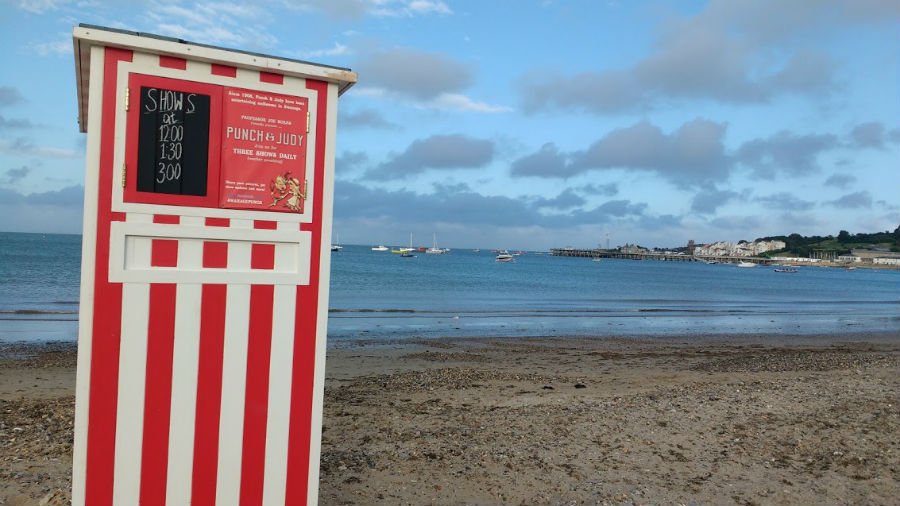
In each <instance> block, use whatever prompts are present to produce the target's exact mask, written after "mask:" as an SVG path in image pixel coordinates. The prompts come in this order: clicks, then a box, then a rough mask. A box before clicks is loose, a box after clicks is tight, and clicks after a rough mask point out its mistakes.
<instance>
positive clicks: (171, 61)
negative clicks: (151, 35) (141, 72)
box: [159, 55, 187, 70]
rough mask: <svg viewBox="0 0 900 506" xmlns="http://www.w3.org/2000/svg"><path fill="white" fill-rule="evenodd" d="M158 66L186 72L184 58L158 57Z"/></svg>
mask: <svg viewBox="0 0 900 506" xmlns="http://www.w3.org/2000/svg"><path fill="white" fill-rule="evenodd" d="M159 66H160V67H167V68H170V69H178V70H186V69H187V60H185V59H184V58H175V57H174V56H163V55H160V56H159Z"/></svg>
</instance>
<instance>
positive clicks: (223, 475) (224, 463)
mask: <svg viewBox="0 0 900 506" xmlns="http://www.w3.org/2000/svg"><path fill="white" fill-rule="evenodd" d="M231 226H232V228H243V229H245V230H246V231H247V232H249V231H250V230H252V229H251V228H250V227H251V226H252V222H250V221H246V220H240V221H236V222H232V224H231ZM250 251H251V247H250V243H234V244H229V245H228V268H229V269H249V268H250ZM220 282H221V281H220ZM227 290H228V292H227V294H226V295H225V339H224V344H223V350H222V404H221V408H220V413H219V462H218V471H217V473H216V476H217V478H216V505H217V506H237V505H238V502H239V500H240V492H241V460H242V459H241V457H242V455H243V446H244V400H245V396H246V388H247V346H248V339H249V332H250V286H249V285H234V284H230V283H229V284H228V288H227Z"/></svg>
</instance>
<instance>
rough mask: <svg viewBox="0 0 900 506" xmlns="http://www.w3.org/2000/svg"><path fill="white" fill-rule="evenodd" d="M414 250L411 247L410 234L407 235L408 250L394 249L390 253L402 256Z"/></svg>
mask: <svg viewBox="0 0 900 506" xmlns="http://www.w3.org/2000/svg"><path fill="white" fill-rule="evenodd" d="M415 250H416V248H413V245H412V233H410V234H409V247H408V248H394V249H392V250H391V253H396V254H400V255H402V254H404V253H412V252H413V251H415ZM413 256H415V255H413Z"/></svg>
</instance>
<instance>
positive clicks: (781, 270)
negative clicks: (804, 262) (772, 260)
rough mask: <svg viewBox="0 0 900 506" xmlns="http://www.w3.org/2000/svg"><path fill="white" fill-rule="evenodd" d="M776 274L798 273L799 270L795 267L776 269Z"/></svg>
mask: <svg viewBox="0 0 900 506" xmlns="http://www.w3.org/2000/svg"><path fill="white" fill-rule="evenodd" d="M775 272H797V269H794V268H793V267H779V268H777V269H775Z"/></svg>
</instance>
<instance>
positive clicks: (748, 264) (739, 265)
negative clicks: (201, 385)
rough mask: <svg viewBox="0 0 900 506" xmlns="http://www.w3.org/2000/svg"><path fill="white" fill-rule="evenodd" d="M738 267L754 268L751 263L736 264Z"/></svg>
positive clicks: (753, 264) (754, 265)
mask: <svg viewBox="0 0 900 506" xmlns="http://www.w3.org/2000/svg"><path fill="white" fill-rule="evenodd" d="M737 266H738V267H756V264H755V263H753V262H738V264H737Z"/></svg>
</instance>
